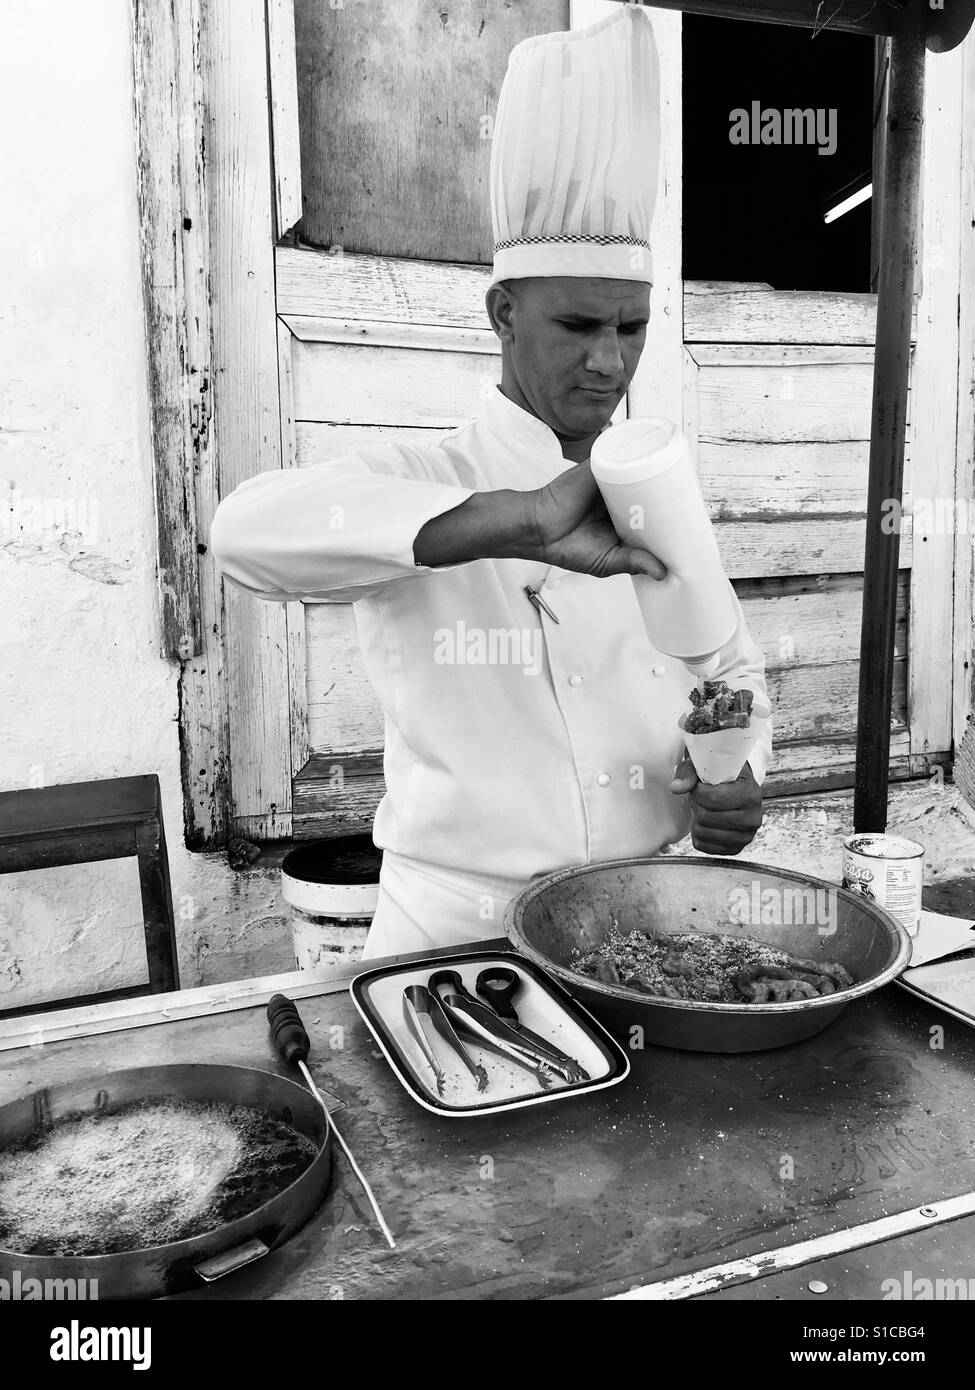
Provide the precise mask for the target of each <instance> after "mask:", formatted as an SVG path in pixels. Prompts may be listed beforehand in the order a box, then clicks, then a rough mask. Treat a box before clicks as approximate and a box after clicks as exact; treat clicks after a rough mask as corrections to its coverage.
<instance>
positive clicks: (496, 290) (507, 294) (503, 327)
mask: <svg viewBox="0 0 975 1390" xmlns="http://www.w3.org/2000/svg"><path fill="white" fill-rule="evenodd" d="M484 307H485V309H487V316H488V318H489V320H490V322H491V327H492V328H493V329H494V332H495V334H496V335H497V337H498V338H499V339H500V340H501V342H502V343H510V342H511V339H512V338H513V337H514V327H513V325H512V322H511V315H512V311H513V309H514V307H515V296H514V291H513V290H512V289H511V288H510V287H509V286H508V285H507V284H506V283H505V281H504V280H500V281H499V282H498V283H497V284H496V285H492V286H491V288H490V289H489V290H488V292H487V294H486V295H485V296H484Z"/></svg>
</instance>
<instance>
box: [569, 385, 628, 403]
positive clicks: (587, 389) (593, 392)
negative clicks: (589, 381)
mask: <svg viewBox="0 0 975 1390" xmlns="http://www.w3.org/2000/svg"><path fill="white" fill-rule="evenodd" d="M577 390H579V391H582V392H583V393H584V394H585V395H587V396H596V397H598V398H600V399H601V400H607V399H608V398H609V397H610V396H618V395H619V389H618V388H615V387H614V388H613V389H611V390H608V391H607V390H606V389H605V387H596V386H579V387H577Z"/></svg>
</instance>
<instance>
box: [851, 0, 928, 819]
mask: <svg viewBox="0 0 975 1390" xmlns="http://www.w3.org/2000/svg"><path fill="white" fill-rule="evenodd" d="M890 48H891V52H890V79H889V81H890V86H889V89H888V105H887V144H886V149H885V151H884V172H883V179H884V186H883V199H884V213H883V225H882V229H881V239H880V278H879V283H878V286H877V346H876V355H875V357H874V370H873V414H872V417H871V424H870V477H869V482H868V485H867V536H866V551H865V555H864V565H863V611H862V618H861V627H860V689H859V707H858V715H857V752H856V779H855V788H854V797H853V826H854V830H855V831H857V832H860V831H882V830H885V829H886V828H887V781H888V764H889V758H890V707H891V695H892V691H893V680H894V664H893V663H894V623H895V619H896V605H897V562H898V558H899V555H900V527H899V525H892V524H891V518H892V517H895V518H896V517H899V514H900V513H899V508H900V503H901V500H902V493H903V483H904V436H905V422H906V418H907V385H908V374H909V370H910V360H911V316H912V311H913V307H914V262H915V254H916V250H917V239H918V208H919V188H920V176H921V128H922V123H923V108H924V53H925V50H924V9H923V7H922V6H920V5H912V6H910V7H909V8H908V9H907V10H905V11H904V12H902V13H901V14H900V15H899V16H898V20H897V25H896V28H895V30H894V34H893V37H892V38H891V45H890ZM892 502H896V503H897V507H895V508H893V509H891V505H890V504H891V503H892ZM885 503H887V506H886V507H885V506H884V504H885ZM931 678H932V679H936V678H937V676H936V673H935V672H931Z"/></svg>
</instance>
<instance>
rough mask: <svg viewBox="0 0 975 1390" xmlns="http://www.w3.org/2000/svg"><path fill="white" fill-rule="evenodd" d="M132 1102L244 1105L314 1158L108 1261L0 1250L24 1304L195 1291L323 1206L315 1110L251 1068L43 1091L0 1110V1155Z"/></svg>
mask: <svg viewBox="0 0 975 1390" xmlns="http://www.w3.org/2000/svg"><path fill="white" fill-rule="evenodd" d="M137 1100H183V1101H196V1102H201V1101H202V1102H207V1101H227V1102H230V1103H232V1104H235V1105H249V1106H253V1107H254V1108H256V1109H258V1110H263V1111H264V1112H265V1113H266V1114H268V1115H270V1116H271V1117H273V1118H274V1119H277V1120H282V1121H283V1122H284V1123H285V1124H288V1125H291V1126H292V1127H293V1128H294V1129H296V1130H298V1132H299V1133H300V1134H303V1135H305V1136H306V1138H308V1139H311V1140H313V1141H314V1143H315V1146H316V1148H317V1153H316V1155H315V1157H314V1158H313V1159H312V1161H311V1163H310V1165H309V1166H308V1167H307V1168H306V1169H305V1171H304V1172H303V1173H300V1174H299V1176H298V1177H297V1178H295V1179H294V1181H293V1182H292V1183H291V1184H290V1186H288V1187H286V1188H284V1189H283V1190H282V1191H280V1192H278V1193H277V1194H276V1195H275V1196H273V1197H271V1198H269V1199H268V1200H267V1201H266V1202H264V1204H263V1205H262V1206H258V1207H255V1208H254V1209H253V1211H251V1212H249V1213H248V1214H247V1215H245V1216H240V1217H237V1218H236V1220H232V1221H228V1222H227V1223H226V1224H225V1225H223V1226H219V1227H217V1228H216V1229H215V1230H212V1231H207V1232H206V1233H204V1234H203V1235H198V1236H191V1237H189V1238H188V1239H186V1240H177V1241H173V1242H172V1243H171V1244H169V1245H154V1246H149V1247H146V1248H144V1249H141V1250H122V1251H119V1252H118V1253H116V1254H113V1255H24V1254H22V1253H20V1252H18V1251H16V1250H4V1249H0V1279H4V1280H6V1281H7V1282H8V1284H11V1281H19V1287H20V1288H23V1289H25V1290H27V1289H29V1290H30V1292H24V1293H23V1295H22V1296H23V1297H24V1298H38V1297H43V1298H71V1297H78V1298H99V1299H112V1298H125V1299H135V1298H137V1299H143V1298H157V1297H159V1296H161V1295H163V1294H172V1293H177V1292H179V1291H180V1290H182V1289H188V1288H193V1287H198V1286H199V1285H200V1284H201V1282H202V1281H206V1282H212V1280H213V1279H215V1278H219V1277H221V1276H222V1275H223V1274H229V1273H231V1272H232V1271H233V1270H234V1269H239V1268H241V1267H242V1266H243V1265H245V1264H249V1263H250V1262H252V1261H253V1260H256V1259H259V1258H261V1257H262V1256H263V1255H266V1254H267V1253H268V1251H270V1250H274V1249H277V1247H278V1246H280V1245H283V1244H284V1242H285V1241H286V1240H288V1239H289V1238H290V1237H291V1236H293V1235H294V1234H295V1232H296V1231H298V1230H300V1228H301V1227H302V1226H303V1225H304V1224H305V1222H306V1221H308V1219H309V1218H310V1217H311V1215H312V1213H313V1212H314V1211H316V1210H317V1209H318V1207H319V1206H320V1205H321V1203H322V1201H323V1200H324V1198H325V1194H326V1192H327V1191H328V1185H329V1179H330V1177H331V1172H332V1159H331V1152H330V1149H329V1143H328V1138H329V1134H328V1128H327V1125H326V1121H325V1115H324V1112H323V1110H322V1108H321V1106H320V1105H319V1104H318V1102H317V1100H316V1099H315V1098H314V1096H312V1094H311V1092H310V1091H307V1090H306V1089H305V1087H304V1086H299V1085H297V1084H296V1083H295V1082H294V1081H289V1080H288V1079H287V1077H284V1076H276V1075H275V1074H274V1073H272V1072H267V1071H259V1070H257V1069H255V1068H251V1067H230V1066H218V1065H211V1064H209V1063H183V1064H176V1065H171V1066H156V1067H137V1068H133V1069H132V1070H130V1071H116V1072H109V1073H107V1074H104V1075H100V1076H98V1075H96V1076H91V1077H83V1078H82V1079H80V1080H78V1081H69V1082H64V1083H62V1084H60V1085H57V1086H47V1087H45V1088H44V1089H42V1090H39V1091H32V1092H30V1094H28V1095H26V1096H24V1097H22V1098H21V1099H20V1100H16V1101H13V1102H12V1103H11V1104H9V1105H4V1106H2V1107H0V1149H4V1148H6V1147H7V1146H8V1145H13V1144H16V1143H18V1142H20V1141H21V1140H23V1139H25V1138H27V1137H28V1136H30V1135H31V1134H33V1133H35V1132H36V1131H37V1130H38V1129H40V1128H42V1127H43V1126H45V1125H48V1124H50V1123H51V1122H52V1121H54V1120H58V1119H61V1118H63V1117H65V1116H72V1115H78V1114H92V1113H93V1112H96V1111H99V1110H105V1109H107V1110H114V1109H117V1108H118V1107H119V1106H121V1105H125V1104H126V1103H128V1102H129V1101H137ZM31 1281H33V1282H31ZM11 1287H12V1285H11ZM68 1289H73V1290H74V1291H75V1292H74V1293H73V1294H72V1293H70V1292H66V1291H65V1290H68ZM37 1290H43V1293H39V1292H37ZM79 1290H80V1291H81V1292H79ZM20 1296H21V1295H20V1294H14V1297H15V1298H16V1297H20Z"/></svg>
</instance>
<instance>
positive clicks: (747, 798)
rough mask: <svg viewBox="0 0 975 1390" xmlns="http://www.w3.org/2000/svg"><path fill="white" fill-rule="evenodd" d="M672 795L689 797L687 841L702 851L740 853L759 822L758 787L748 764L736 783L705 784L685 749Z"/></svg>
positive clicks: (759, 795)
mask: <svg viewBox="0 0 975 1390" xmlns="http://www.w3.org/2000/svg"><path fill="white" fill-rule="evenodd" d="M670 790H671V791H672V792H673V793H674V795H675V796H676V795H681V796H686V795H688V794H689V795H690V798H691V815H692V817H693V827H692V830H691V843H692V844H693V846H694V848H695V849H697V850H700V851H701V852H702V853H703V854H740V853H741V851H742V850H743V849H744V848H745V846H746V845H748V844H751V842H752V840H753V839H754V838H755V834H756V832H757V831H758V828H759V826H760V825H761V824H762V789H761V787H760V786H759V785H758V783H757V782H756V781H755V775H754V773H753V772H752V770H751V768H750V767H749V765H748V763H746V764H745V766H744V767H743V768H742V770H741V772H740V773H739V774H738V780H737V781H736V782H722V783H720V784H719V785H718V786H716V787H709V786H708V785H707V784H706V783H704V782H701V781H699V780H698V776H697V773H696V772H695V771H694V764H693V763H692V762H691V759H690V756H689V755H688V753H687V752H686V751H685V753H684V756H683V758H682V759H681V762H680V764H679V765H678V768H677V771H676V772H675V773H674V780H673V781H672V782H671V784H670Z"/></svg>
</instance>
